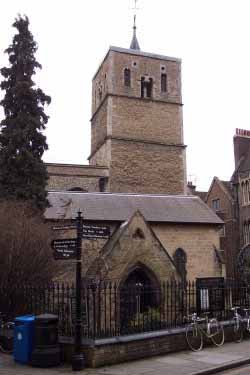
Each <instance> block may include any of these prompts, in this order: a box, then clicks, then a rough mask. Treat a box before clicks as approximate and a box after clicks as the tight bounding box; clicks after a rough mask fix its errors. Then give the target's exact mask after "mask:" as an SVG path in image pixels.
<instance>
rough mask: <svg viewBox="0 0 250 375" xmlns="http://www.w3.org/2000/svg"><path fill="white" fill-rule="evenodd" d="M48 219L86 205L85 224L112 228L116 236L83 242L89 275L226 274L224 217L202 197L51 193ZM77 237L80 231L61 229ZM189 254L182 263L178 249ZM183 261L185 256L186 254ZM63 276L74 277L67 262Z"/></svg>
mask: <svg viewBox="0 0 250 375" xmlns="http://www.w3.org/2000/svg"><path fill="white" fill-rule="evenodd" d="M49 201H50V204H51V207H50V208H48V209H47V211H46V218H47V220H49V221H51V222H52V225H55V222H60V221H62V220H63V221H64V222H67V221H68V220H70V221H71V219H72V218H73V217H75V216H76V212H77V211H78V209H81V211H82V212H83V216H84V225H86V226H88V225H90V226H93V225H95V226H99V227H103V226H105V227H108V228H109V230H110V236H109V237H108V238H101V239H84V240H83V242H82V254H83V277H85V278H87V279H88V280H89V279H90V280H91V279H97V278H99V279H108V280H113V281H116V282H117V283H118V285H119V284H120V283H123V282H124V281H125V280H126V279H127V278H128V277H129V275H130V273H131V272H133V271H134V270H135V269H136V268H137V269H138V271H139V270H140V272H144V273H146V274H147V275H148V277H149V279H150V280H151V282H152V283H153V284H155V283H157V282H158V283H161V282H164V281H169V280H176V281H180V280H181V279H182V280H183V281H184V280H186V281H188V280H192V281H195V280H196V279H203V278H214V277H217V278H219V277H223V276H225V273H224V267H223V263H222V262H221V259H220V258H219V257H218V254H217V252H218V249H219V248H220V244H219V235H218V232H219V228H220V227H221V226H222V224H223V222H222V220H221V219H220V218H219V217H218V216H216V214H215V213H213V211H212V210H210V209H209V208H208V206H207V205H206V204H205V203H204V202H202V201H201V200H200V199H199V198H198V197H194V196H178V195H176V196H170V195H146V194H141V195H140V194H125V193H120V194H114V193H81V192H51V193H49ZM61 236H62V238H70V237H72V238H73V237H75V230H70V231H66V232H65V233H63V232H62V233H61ZM180 252H181V253H182V254H184V256H185V259H184V264H181V267H178V261H179V260H178V259H179V258H178V253H180ZM180 261H183V259H180ZM61 277H62V279H65V278H66V279H67V280H69V279H72V280H73V278H74V264H71V262H69V261H65V265H64V272H63V273H62V275H61Z"/></svg>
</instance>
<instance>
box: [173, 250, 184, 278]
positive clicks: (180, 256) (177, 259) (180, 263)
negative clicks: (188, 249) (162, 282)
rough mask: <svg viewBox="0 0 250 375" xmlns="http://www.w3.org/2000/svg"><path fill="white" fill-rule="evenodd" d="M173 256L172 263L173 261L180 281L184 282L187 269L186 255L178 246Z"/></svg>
mask: <svg viewBox="0 0 250 375" xmlns="http://www.w3.org/2000/svg"><path fill="white" fill-rule="evenodd" d="M173 258H174V263H175V266H176V269H177V271H178V272H179V274H180V275H181V279H182V281H184V282H185V281H186V277H187V269H186V265H187V255H186V253H185V251H184V250H182V249H180V248H179V249H177V250H176V251H175V253H174V256H173Z"/></svg>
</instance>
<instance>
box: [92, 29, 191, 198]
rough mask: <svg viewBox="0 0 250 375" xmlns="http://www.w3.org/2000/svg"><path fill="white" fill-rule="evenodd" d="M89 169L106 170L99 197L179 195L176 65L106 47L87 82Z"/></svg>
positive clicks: (181, 157) (182, 185)
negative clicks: (114, 194)
mask: <svg viewBox="0 0 250 375" xmlns="http://www.w3.org/2000/svg"><path fill="white" fill-rule="evenodd" d="M89 161H90V165H92V166H106V167H108V168H109V178H108V179H107V181H106V186H105V188H104V190H105V191H109V192H126V193H142V194H148V193H150V194H159V193H160V194H162V193H163V194H185V193H186V191H185V189H186V160H185V145H184V144H183V124H182V99H181V61H180V59H177V58H172V57H166V56H161V55H156V54H151V53H145V52H142V51H140V47H139V43H138V41H137V38H136V27H135V26H134V35H133V39H132V43H131V46H130V49H123V48H117V47H110V49H109V51H108V53H107V55H106V56H105V58H104V60H103V62H102V64H101V65H100V67H99V69H98V71H97V73H96V74H95V76H94V78H93V86H92V119H91V155H90V157H89Z"/></svg>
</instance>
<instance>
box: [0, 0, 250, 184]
mask: <svg viewBox="0 0 250 375" xmlns="http://www.w3.org/2000/svg"><path fill="white" fill-rule="evenodd" d="M133 7H134V0H106V1H102V0H91V1H86V0H71V1H64V0H43V1H37V0H8V1H6V2H4V4H2V6H1V12H0V67H3V66H4V65H6V64H7V56H6V54H4V49H5V48H7V47H8V45H9V44H10V43H11V40H12V37H13V33H14V32H15V29H14V28H12V27H11V25H12V23H13V21H14V18H15V17H16V15H17V14H18V13H21V14H26V15H27V16H28V17H29V19H30V30H31V32H32V33H33V35H34V38H35V40H36V41H37V43H38V46H39V49H38V52H37V59H38V61H39V62H40V63H41V64H42V66H43V69H42V71H41V72H39V73H38V74H37V76H36V78H35V80H36V82H37V84H38V85H39V86H40V87H41V88H42V89H43V90H44V92H45V93H46V94H48V95H51V97H52V103H51V105H50V106H49V107H48V108H47V109H46V112H47V113H48V114H49V115H50V120H49V123H48V127H47V130H46V135H47V140H48V144H49V151H48V152H46V154H45V155H44V160H45V161H46V162H61V163H77V164H87V157H88V156H89V153H90V122H89V119H90V117H91V80H92V77H93V75H94V73H95V71H96V69H97V67H98V65H99V64H100V62H101V60H102V59H103V57H104V55H105V53H106V52H107V50H108V48H109V46H110V45H114V46H118V47H125V48H128V47H129V45H130V41H131V38H132V23H133V10H132V8H133ZM138 7H139V11H138V16H137V24H138V34H137V35H138V40H139V43H140V46H141V50H142V51H145V52H152V53H159V54H163V55H167V56H173V57H179V58H181V59H182V93H183V103H184V107H183V116H184V141H185V144H186V145H187V175H188V179H190V178H191V179H192V180H193V182H196V184H197V188H198V189H199V190H207V189H208V188H209V185H210V183H211V180H212V178H213V176H218V177H220V178H221V179H229V178H230V177H231V174H232V172H233V169H234V158H233V135H234V134H235V128H237V127H238V128H243V129H250V113H249V109H250V106H249V99H250V93H249V88H250V53H249V49H250V21H249V20H250V1H249V0H171V1H170V0H139V1H138ZM0 79H1V78H0ZM2 94H3V93H0V97H1V95H2ZM2 118H3V113H2V112H1V111H0V120H1V119H2Z"/></svg>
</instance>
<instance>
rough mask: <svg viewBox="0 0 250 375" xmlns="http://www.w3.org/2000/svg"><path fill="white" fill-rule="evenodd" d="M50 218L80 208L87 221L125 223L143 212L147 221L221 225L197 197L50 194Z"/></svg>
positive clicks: (64, 216) (72, 214)
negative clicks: (134, 215) (136, 213)
mask: <svg viewBox="0 0 250 375" xmlns="http://www.w3.org/2000/svg"><path fill="white" fill-rule="evenodd" d="M48 199H49V202H50V205H51V207H49V208H48V209H47V210H46V212H45V217H46V218H47V219H51V220H52V219H71V218H74V217H75V216H76V212H77V211H78V210H79V209H80V210H81V211H82V212H83V216H84V218H85V220H89V221H91V220H93V221H126V220H128V219H129V218H130V217H131V216H132V215H133V213H134V212H135V211H136V210H140V212H141V213H142V215H143V216H144V217H145V219H146V220H147V221H150V222H172V223H173V222H175V223H203V224H222V223H223V221H222V220H221V219H220V218H219V217H218V216H217V215H216V214H215V213H214V212H213V211H212V210H211V209H210V208H209V207H208V206H207V205H206V204H205V203H204V202H202V201H201V199H200V198H199V197H197V196H187V195H185V196H181V195H147V194H123V193H117V194H114V193H79V192H61V191H60V192H49V194H48Z"/></svg>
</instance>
